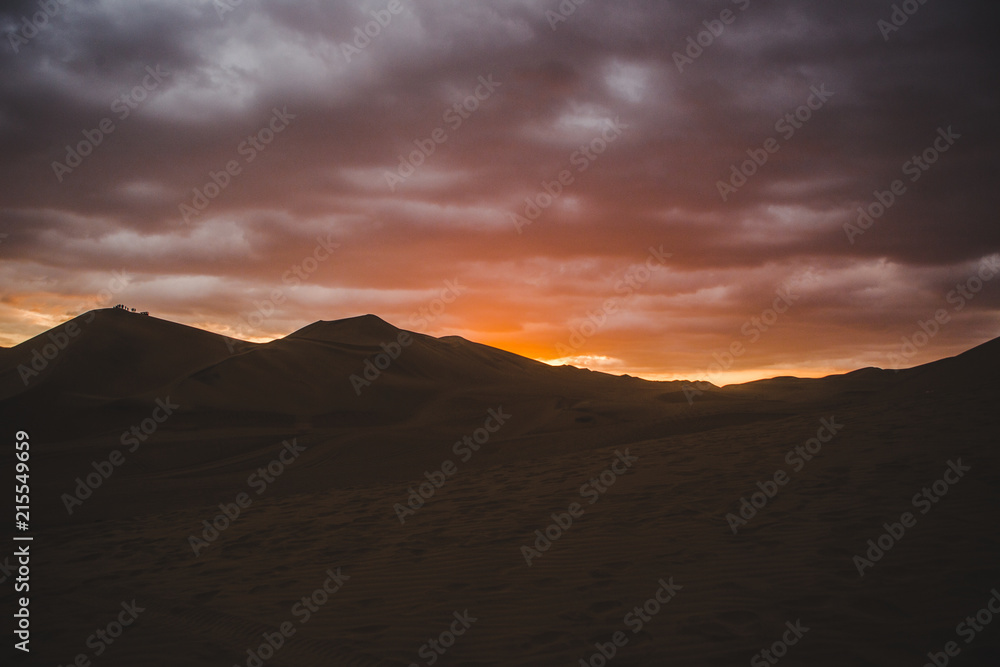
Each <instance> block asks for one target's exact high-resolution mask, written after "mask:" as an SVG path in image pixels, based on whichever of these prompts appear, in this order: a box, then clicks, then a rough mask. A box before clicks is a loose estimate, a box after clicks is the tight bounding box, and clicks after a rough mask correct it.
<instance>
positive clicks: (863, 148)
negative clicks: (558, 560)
mask: <svg viewBox="0 0 1000 667" xmlns="http://www.w3.org/2000/svg"><path fill="white" fill-rule="evenodd" d="M998 14H1000V8H998V7H997V5H996V3H995V2H993V1H992V0H984V1H982V2H979V1H973V0H965V1H953V2H944V1H942V0H927V1H926V2H924V3H923V4H920V2H918V0H908V1H907V2H903V3H897V4H895V5H894V4H893V3H890V2H872V1H871V0H865V1H863V2H862V1H851V0H845V1H842V2H836V3H832V2H814V1H811V0H794V1H792V0H773V1H765V0H715V1H712V2H691V1H685V2H665V1H662V0H648V1H645V0H631V1H629V0H603V1H597V0H562V1H561V2H560V1H559V0H420V1H419V2H417V1H415V0H375V1H374V2H367V1H365V2H326V1H322V0H312V1H309V0H294V1H292V0H289V1H283V0H266V1H264V0H260V1H258V0H242V1H240V0H180V1H170V0H155V1H152V0H127V1H125V0H117V1H115V0H42V1H41V2H39V0H34V1H32V2H6V3H4V5H3V8H2V9H0V28H2V33H3V35H4V40H3V43H2V47H0V48H2V49H3V51H2V54H0V345H2V346H12V345H15V344H17V343H19V342H22V341H23V340H26V339H27V338H29V337H31V336H34V335H36V334H38V333H41V332H43V331H45V330H46V329H48V328H50V327H53V326H55V325H57V324H59V323H61V322H63V321H64V320H66V319H69V318H71V317H74V316H76V315H78V314H80V313H81V312H84V311H86V310H89V309H91V308H95V307H108V306H112V305H114V304H117V303H124V304H126V305H129V306H131V307H135V308H137V309H138V310H146V311H149V312H150V313H151V314H152V315H155V316H157V317H161V318H164V319H168V320H172V321H176V322H181V323H184V324H189V325H192V326H196V327H200V328H204V329H208V330H211V331H216V332H218V333H222V334H226V335H229V336H232V337H235V338H242V339H245V340H252V341H266V340H271V339H274V338H279V337H282V336H285V335H287V334H289V333H291V332H292V331H295V330H296V329H298V328H301V327H302V326H305V325H307V324H309V323H311V322H314V321H317V320H336V319H340V318H344V317H352V316H356V315H362V314H366V313H373V314H376V315H378V316H380V317H382V318H383V319H385V320H387V321H389V322H391V323H393V324H395V325H396V326H398V327H401V328H404V329H409V330H413V331H419V332H422V333H427V334H431V335H434V336H444V335H459V336H463V337H465V338H468V339H470V340H475V341H478V342H482V343H486V344H489V345H494V346H497V347H501V348H504V349H507V350H511V351H513V352H517V353H519V354H524V355H526V356H530V357H532V358H536V359H540V360H543V361H547V362H549V363H556V364H559V363H572V364H574V365H581V366H586V367H589V368H593V369H595V370H603V371H607V372H611V373H617V374H621V373H629V374H632V375H638V376H641V377H646V378H650V379H677V378H686V379H694V380H697V379H702V380H707V381H711V382H714V383H716V384H725V383H729V382H741V381H746V380H751V379H757V378H764V377H772V376H778V375H799V376H821V375H826V374H829V373H836V372H846V371H850V370H854V369H857V368H861V367H865V366H878V367H882V368H903V367H909V366H914V365H918V364H922V363H927V362H930V361H933V360H935V359H939V358H942V357H946V356H951V355H953V354H957V353H959V352H962V351H964V350H966V349H969V348H971V347H973V346H975V345H978V344H980V343H983V342H985V341H987V340H990V339H992V338H994V337H996V336H998V335H1000V280H997V279H995V278H1000V263H998V261H1000V232H998V226H997V211H998V210H1000V194H998V193H1000V188H998V187H997V183H996V180H997V177H998V175H1000V169H998V166H1000V164H998V160H1000V151H998V148H1000V141H998V140H1000V133H998V129H997V127H998V126H997V118H998V113H997V111H998V109H1000V86H998V83H1000V77H998V76H997V75H998V70H1000V58H998V57H997V56H998V53H997V52H998V49H1000V46H998V43H997V40H996V39H995V32H996V25H997V19H998Z"/></svg>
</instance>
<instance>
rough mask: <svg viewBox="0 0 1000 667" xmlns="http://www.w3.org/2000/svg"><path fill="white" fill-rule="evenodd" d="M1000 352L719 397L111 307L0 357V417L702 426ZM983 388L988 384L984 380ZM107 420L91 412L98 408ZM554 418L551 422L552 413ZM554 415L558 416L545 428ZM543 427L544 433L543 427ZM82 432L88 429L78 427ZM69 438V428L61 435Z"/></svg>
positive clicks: (371, 333)
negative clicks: (496, 414) (703, 417)
mask: <svg viewBox="0 0 1000 667" xmlns="http://www.w3.org/2000/svg"><path fill="white" fill-rule="evenodd" d="M998 367H1000V340H994V341H991V342H989V343H986V344H984V345H982V346H980V347H977V348H975V349H974V350H970V351H969V352H966V353H965V354H962V355H959V356H958V357H954V358H952V359H945V360H941V361H937V362H934V363H931V364H926V365H924V366H920V367H917V368H914V369H908V370H903V371H898V372H896V371H887V370H880V369H874V368H869V369H861V370H859V371H855V372H853V373H847V374H844V375H836V376H830V377H827V378H821V379H799V378H775V379H772V380H763V381H758V382H751V383H746V384H743V385H733V386H728V387H725V388H724V389H719V388H717V387H715V386H713V385H711V384H709V383H704V382H702V383H694V386H696V387H697V388H699V389H700V390H701V392H702V393H701V394H698V395H695V396H693V397H692V398H693V405H694V408H692V407H691V406H692V402H691V401H689V400H688V398H689V397H691V396H690V394H685V392H684V388H685V387H690V386H692V384H691V383H685V382H650V381H646V380H642V379H638V378H633V377H629V376H612V375H608V374H605V373H599V372H594V371H589V370H584V369H579V368H574V367H570V366H561V367H553V366H549V365H547V364H544V363H541V362H538V361H535V360H532V359H528V358H526V357H522V356H519V355H516V354H513V353H510V352H506V351H504V350H500V349H497V348H493V347H489V346H486V345H481V344H478V343H474V342H471V341H468V340H465V339H463V338H460V337H457V336H447V337H443V338H434V337H431V336H427V335H423V334H418V333H414V332H408V331H404V330H402V329H399V328H397V327H395V326H393V325H392V324H390V323H388V322H386V321H384V320H382V319H380V318H378V317H376V316H375V315H363V316H360V317H352V318H347V319H342V320H336V321H319V322H315V323H313V324H310V325H308V326H306V327H303V328H302V329H299V330H298V331H295V332H293V333H291V334H289V335H288V336H286V337H284V338H281V339H278V340H274V341H271V342H269V343H264V344H254V343H247V342H244V341H235V340H233V339H230V338H227V337H225V336H221V335H218V334H214V333H210V332H207V331H202V330H200V329H196V328H193V327H189V326H184V325H181V324H176V323H173V322H168V321H166V320H161V319H158V318H155V317H146V316H142V317H140V316H137V315H136V314H134V313H129V312H126V311H122V310H116V309H103V310H96V311H91V312H89V313H85V314H83V315H81V316H79V317H77V318H74V319H73V320H70V321H69V322H67V323H65V324H63V325H60V326H58V327H56V328H54V329H52V330H50V331H48V332H45V333H43V334H40V335H38V336H35V337H34V338H32V339H30V340H28V341H25V342H24V343H22V344H20V345H17V346H16V347H14V348H10V349H8V350H3V351H2V353H0V416H14V415H17V414H29V415H32V414H34V415H42V414H46V413H47V412H48V411H51V410H54V409H58V410H60V411H61V413H62V414H63V415H65V417H64V418H65V419H66V420H68V421H69V422H72V423H73V425H74V428H75V429H76V430H78V431H80V430H82V431H86V430H87V429H88V428H92V429H97V428H102V424H105V423H109V422H110V423H113V422H114V420H119V421H121V420H123V419H126V416H127V415H129V414H132V413H134V412H136V411H141V410H143V409H148V408H147V407H146V406H148V405H150V404H151V403H152V402H153V401H155V400H156V399H157V398H161V397H165V396H170V397H171V400H172V401H174V402H175V403H178V404H179V405H181V406H182V407H181V409H180V412H181V413H182V414H189V415H199V416H204V415H206V414H211V415H212V419H213V421H214V422H218V423H223V422H224V423H245V424H247V425H252V424H260V423H280V424H287V423H292V424H323V425H327V426H330V425H338V424H339V425H344V426H350V425H354V426H357V425H362V424H389V423H404V422H417V423H419V422H420V420H421V419H423V418H424V417H422V415H424V414H434V415H441V414H448V413H451V412H453V413H456V414H462V413H464V412H465V411H479V410H482V409H483V408H482V406H483V404H484V403H483V401H484V400H486V399H485V398H483V399H480V398H478V397H484V396H509V397H510V399H509V402H511V403H514V402H516V403H517V404H519V405H520V406H521V411H522V415H536V417H535V418H534V419H535V421H536V423H535V424H534V426H535V427H536V428H537V429H544V428H546V427H547V426H546V424H549V421H552V420H555V422H553V423H552V424H550V426H552V427H555V426H557V425H558V426H559V427H560V428H561V427H562V426H563V425H564V424H563V423H562V422H563V421H566V422H568V423H577V422H578V423H580V424H586V425H599V424H602V423H615V422H616V421H622V422H628V421H629V420H630V419H633V418H636V417H639V416H641V417H642V418H643V419H649V418H651V417H656V418H663V419H669V418H673V417H674V416H676V415H677V414H681V413H684V414H689V415H695V414H711V413H713V412H712V411H713V408H712V407H711V406H712V405H713V404H714V403H716V402H718V401H719V400H720V399H723V400H725V399H727V398H728V399H729V400H741V401H750V403H748V405H750V404H752V405H753V406H756V407H753V408H752V409H751V408H750V407H748V408H747V410H750V411H758V410H760V409H763V407H762V406H766V405H768V402H769V401H770V402H773V401H783V402H784V401H787V402H792V403H795V402H802V401H809V400H819V399H821V398H828V397H830V396H832V395H839V396H843V397H845V398H850V397H864V396H868V395H876V394H881V393H885V392H890V393H891V392H899V391H904V392H930V391H933V390H937V389H939V388H942V387H947V386H949V385H950V384H954V383H956V382H958V383H963V384H965V385H968V384H970V383H975V382H978V381H987V379H988V378H991V377H992V375H993V374H990V373H985V372H984V371H985V370H986V369H994V370H995V369H997V368H998ZM990 381H991V380H990ZM98 407H101V408H104V409H103V410H101V411H96V410H95V408H98ZM553 408H555V411H553ZM554 415H555V416H554ZM547 420H548V421H547ZM88 425H89V426H88ZM67 428H68V426H67Z"/></svg>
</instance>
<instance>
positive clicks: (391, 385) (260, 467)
mask: <svg viewBox="0 0 1000 667" xmlns="http://www.w3.org/2000/svg"><path fill="white" fill-rule="evenodd" d="M74 325H75V327H77V328H74ZM77 329H78V330H77ZM66 331H77V335H75V336H68V335H67V338H66V339H65V341H66V343H65V347H64V348H63V349H61V350H59V351H58V354H56V355H55V356H54V358H53V359H51V360H49V363H48V365H47V367H46V368H44V369H42V370H40V371H39V372H38V375H37V377H34V376H33V377H32V381H31V382H30V383H29V385H28V387H27V388H25V386H24V384H23V383H22V382H21V380H20V377H19V369H21V370H20V372H22V373H23V372H24V369H25V368H31V360H32V356H33V351H34V350H39V351H43V350H45V346H46V345H49V344H52V345H55V343H54V342H53V341H59V340H63V339H62V338H61V337H60V334H61V333H63V332H66ZM400 340H402V342H403V343H404V344H400V345H399V347H398V348H394V347H393V344H394V343H395V344H398V343H397V341H400ZM46 352H47V353H52V348H49V349H48V350H45V352H43V354H45V353H46ZM380 354H385V355H386V357H384V358H381V359H379V358H378V357H379V355H380ZM393 354H395V356H393ZM369 359H370V360H373V365H375V364H378V365H379V366H385V368H384V369H380V370H379V372H378V375H377V376H374V374H373V373H369V376H370V377H372V376H374V377H373V379H371V381H370V385H367V386H366V385H358V386H359V387H360V388H361V391H360V392H358V391H355V385H354V384H353V383H352V381H351V379H350V378H351V376H352V375H353V376H357V377H361V378H364V377H365V376H364V371H365V362H366V360H369ZM386 359H390V360H391V362H390V363H388V364H386ZM2 362H3V367H2V369H3V370H2V381H3V400H2V402H0V416H2V419H3V422H4V423H5V424H8V425H9V428H16V429H23V430H25V431H27V432H28V434H29V437H30V443H31V452H32V459H31V460H32V483H33V488H32V502H33V507H32V526H33V528H32V530H33V533H34V536H35V538H34V542H33V544H32V546H31V549H32V551H31V553H32V558H31V578H32V588H31V594H32V600H33V602H32V607H31V611H32V622H33V623H34V624H37V627H38V628H40V629H39V630H38V631H37V634H35V635H34V636H33V639H32V642H33V646H37V654H35V655H33V656H32V657H33V659H37V660H38V662H37V663H32V664H58V665H71V664H75V663H74V661H75V660H78V659H82V660H90V661H92V663H93V664H102V665H168V664H183V665H247V666H248V667H252V666H253V665H260V664H267V665H296V666H304V665H405V666H408V665H414V664H415V665H430V664H436V663H438V662H440V664H453V665H509V664H518V665H555V664H567V665H578V664H583V665H588V664H589V665H601V664H605V662H607V664H615V665H650V664H683V665H730V664H746V663H748V662H750V663H751V664H754V665H756V664H773V662H769V661H768V659H769V658H770V660H771V661H777V660H778V659H779V658H780V657H784V655H785V654H786V653H787V656H788V657H787V658H785V661H786V663H787V664H800V665H845V664H850V665H905V664H912V665H922V664H925V663H928V662H929V660H930V658H929V657H928V654H932V655H933V654H940V655H941V656H944V657H946V658H948V659H950V660H954V663H955V664H961V665H992V664H997V662H996V661H997V659H998V658H1000V652H998V647H1000V641H998V637H1000V635H998V634H997V628H996V627H995V626H993V627H991V626H989V625H986V624H984V625H981V626H979V627H980V628H981V630H980V631H974V630H970V628H971V627H972V626H965V628H964V629H965V630H966V634H965V635H958V634H956V632H958V631H957V630H956V626H958V625H959V624H960V623H963V622H964V620H965V619H966V618H967V617H972V618H973V621H972V622H973V623H975V617H976V615H977V614H978V613H980V610H981V609H989V607H988V603H989V602H990V600H991V596H994V595H995V594H996V591H995V589H996V587H997V586H1000V580H998V570H997V563H998V562H1000V561H998V556H1000V534H998V532H997V530H996V507H997V506H998V503H1000V478H998V471H1000V469H998V460H997V450H996V432H995V425H996V416H995V415H996V405H997V399H998V395H997V385H996V382H995V377H996V373H997V371H998V369H1000V341H997V340H994V341H990V342H988V343H985V344H983V345H981V346H979V347H977V348H975V349H973V350H969V351H968V352H966V353H964V354H962V355H959V356H957V357H954V358H949V359H944V360H941V361H938V362H934V363H931V364H926V365H923V366H919V367H915V368H911V369H906V370H901V371H891V370H879V369H875V368H867V369H859V370H858V371H855V372H853V373H849V374H846V375H839V376H831V377H827V378H822V379H795V378H777V379H773V380H766V381H760V382H751V383H746V384H742V385H730V386H726V387H724V388H718V387H715V386H714V385H709V384H706V383H699V384H688V383H684V382H649V381H644V380H639V379H636V378H629V377H615V376H609V375H605V374H602V373H596V372H591V371H587V370H582V369H577V368H572V367H551V366H547V365H545V364H541V363H539V362H535V361H532V360H529V359H526V358H523V357H518V356H517V355H514V354H510V353H507V352H504V351H502V350H499V349H495V348H490V347H487V346H483V345H479V344H476V343H474V342H470V341H467V340H464V339H461V338H458V337H445V338H432V337H429V336H425V335H421V334H417V333H408V332H405V331H402V330H400V329H397V328H396V327H394V326H392V325H391V324H389V323H387V322H385V321H383V320H381V319H379V318H378V317H375V316H373V315H366V316H362V317H357V318H351V319H346V320H338V321H328V322H316V323H315V324H312V325H309V326H307V327H305V328H303V329H301V330H299V331H297V332H295V333H293V334H291V335H289V336H286V337H285V338H282V339H279V340H275V341H273V342H271V343H266V344H251V343H244V342H238V343H235V344H234V341H231V340H227V339H226V338H225V337H222V336H218V335H215V334H212V333H209V332H205V331H201V330H197V329H194V328H191V327H186V326H182V325H178V324H174V323H171V322H168V321H165V320H160V319H158V318H156V317H146V316H141V315H137V314H133V313H129V312H124V311H121V310H115V309H104V310H99V311H93V312H90V313H87V314H85V315H82V316H80V317H79V318H76V319H75V320H72V321H70V322H69V323H67V324H65V325H63V326H61V327H58V328H56V329H54V330H52V331H50V332H47V333H45V334H42V335H40V336H38V337H36V338H33V339H30V340H28V341H26V342H24V343H23V344H21V345H18V346H16V347H14V348H12V349H7V350H4V352H3V357H2ZM689 398H690V400H689ZM168 413H169V414H168ZM160 418H162V421H157V420H158V419H160ZM144 422H145V428H144ZM153 424H155V426H152V425H153ZM133 425H135V426H137V430H135V431H132V430H131V427H132V426H133ZM140 437H141V438H142V439H141V440H140V439H139V438H140ZM133 441H134V442H133ZM114 452H117V455H115V454H113V453H114ZM109 466H110V467H109ZM102 469H103V470H104V472H103V473H102V472H101V470H102ZM109 471H110V472H109ZM940 480H944V481H940ZM95 481H96V482H97V483H96V484H94V486H95V487H96V488H89V487H90V484H91V483H92V482H95ZM80 484H83V485H86V486H85V487H84V488H82V489H81V488H78V487H79V485H80ZM88 491H89V493H88ZM924 492H929V494H930V495H929V496H927V497H924V496H922V495H921V494H923V493H924ZM755 494H756V495H755ZM74 499H75V500H76V501H77V502H74ZM743 501H745V503H744V502H743ZM748 508H749V509H748ZM907 513H909V517H910V519H909V520H906V519H905V517H906V515H907ZM904 521H905V522H906V523H907V524H909V525H904ZM213 528H214V529H213ZM536 531H538V532H536ZM893 531H895V534H893V535H889V534H890V533H892V532H893ZM885 535H889V536H888V537H886V536H885ZM869 540H872V541H873V544H874V546H876V547H878V545H880V544H881V547H882V548H881V549H880V550H877V551H874V552H872V553H868V552H869V551H871V549H872V545H870V544H869ZM880 540H881V541H880ZM859 558H860V559H861V560H857V559H859ZM869 558H870V559H871V560H868V559H869ZM992 604H993V606H994V607H996V606H997V603H996V602H994V603H992ZM140 610H141V611H140ZM987 613H988V614H992V612H987ZM986 615H987V614H983V615H982V616H981V618H980V621H979V622H980V623H982V621H983V619H985V617H986ZM124 621H128V625H120V626H117V627H115V623H116V622H118V623H123V622H124ZM786 624H787V625H786ZM98 630H104V631H105V633H108V632H112V633H114V632H117V634H118V636H117V637H113V636H112V635H109V634H104V635H99V634H95V633H96V632H97V631H98ZM980 632H981V636H980ZM969 634H971V636H968V635H969ZM966 639H970V640H971V641H969V642H968V643H966ZM112 642H113V644H114V650H110V646H111V643H112ZM616 642H617V643H616ZM949 642H955V646H957V647H958V648H959V649H960V653H959V654H958V656H959V657H954V658H949V657H948V656H947V654H945V653H943V652H944V651H945V647H946V645H948V643H949ZM272 647H273V648H272ZM105 650H106V651H107V652H106V653H104V651H105ZM763 651H767V652H768V654H767V655H766V656H765V654H764V653H762V652H763ZM102 654H103V655H102ZM779 654H780V655H779ZM78 656H83V658H78ZM605 656H608V657H605ZM79 664H84V663H79ZM930 664H933V663H930Z"/></svg>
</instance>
